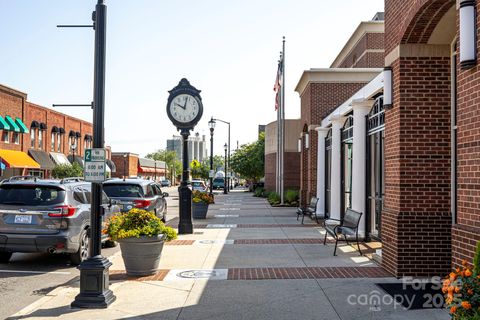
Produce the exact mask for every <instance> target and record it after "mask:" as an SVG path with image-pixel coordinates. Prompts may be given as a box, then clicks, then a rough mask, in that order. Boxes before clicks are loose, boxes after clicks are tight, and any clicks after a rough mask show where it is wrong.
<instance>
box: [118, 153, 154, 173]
mask: <svg viewBox="0 0 480 320" xmlns="http://www.w3.org/2000/svg"><path fill="white" fill-rule="evenodd" d="M112 161H113V162H114V163H115V166H116V167H117V172H112V177H116V178H123V175H124V158H123V153H112ZM126 165H127V168H126V170H125V174H126V176H127V177H130V176H137V175H138V155H136V154H131V153H129V154H128V157H127V163H126ZM152 175H153V173H152Z"/></svg>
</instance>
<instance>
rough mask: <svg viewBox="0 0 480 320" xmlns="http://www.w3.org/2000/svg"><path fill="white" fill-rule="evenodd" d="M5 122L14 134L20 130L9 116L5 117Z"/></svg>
mask: <svg viewBox="0 0 480 320" xmlns="http://www.w3.org/2000/svg"><path fill="white" fill-rule="evenodd" d="M5 120H6V121H7V123H8V125H9V126H10V130H12V131H15V132H20V128H19V127H18V126H17V124H16V123H15V121H14V120H13V119H12V117H10V116H5Z"/></svg>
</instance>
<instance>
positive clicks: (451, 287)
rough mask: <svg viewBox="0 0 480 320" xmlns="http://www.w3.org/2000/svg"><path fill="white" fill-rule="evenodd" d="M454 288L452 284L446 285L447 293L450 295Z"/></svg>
mask: <svg viewBox="0 0 480 320" xmlns="http://www.w3.org/2000/svg"><path fill="white" fill-rule="evenodd" d="M454 290H455V287H454V286H450V287H448V289H447V291H448V294H449V295H451V294H453V291H454Z"/></svg>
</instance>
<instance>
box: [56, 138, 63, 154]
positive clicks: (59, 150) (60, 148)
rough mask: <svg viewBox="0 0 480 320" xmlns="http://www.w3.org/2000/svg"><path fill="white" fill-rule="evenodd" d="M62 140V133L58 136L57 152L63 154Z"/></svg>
mask: <svg viewBox="0 0 480 320" xmlns="http://www.w3.org/2000/svg"><path fill="white" fill-rule="evenodd" d="M62 138H63V135H62V134H61V133H58V134H57V152H62Z"/></svg>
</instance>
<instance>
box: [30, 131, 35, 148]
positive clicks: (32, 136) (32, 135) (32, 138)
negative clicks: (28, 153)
mask: <svg viewBox="0 0 480 320" xmlns="http://www.w3.org/2000/svg"><path fill="white" fill-rule="evenodd" d="M35 130H36V129H35V128H33V127H32V128H30V148H32V149H34V148H35Z"/></svg>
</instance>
